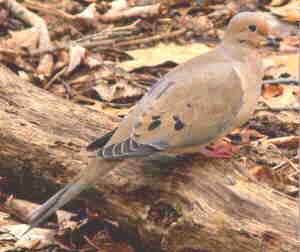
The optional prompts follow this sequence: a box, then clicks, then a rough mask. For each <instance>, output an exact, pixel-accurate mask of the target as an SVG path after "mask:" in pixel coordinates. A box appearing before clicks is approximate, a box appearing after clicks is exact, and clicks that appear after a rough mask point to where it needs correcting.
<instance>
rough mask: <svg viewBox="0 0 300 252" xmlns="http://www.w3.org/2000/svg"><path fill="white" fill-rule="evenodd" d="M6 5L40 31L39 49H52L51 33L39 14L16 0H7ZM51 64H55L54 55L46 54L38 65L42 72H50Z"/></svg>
mask: <svg viewBox="0 0 300 252" xmlns="http://www.w3.org/2000/svg"><path fill="white" fill-rule="evenodd" d="M5 3H6V6H7V8H8V9H9V10H11V11H12V13H14V14H15V15H16V16H17V17H19V18H20V19H22V20H23V21H24V22H26V23H27V24H30V25H32V26H33V27H35V29H36V31H37V32H38V33H39V50H50V49H52V43H51V39H50V35H49V31H48V28H47V25H46V23H45V21H44V19H42V18H41V17H39V16H38V15H37V14H35V13H33V12H31V11H29V10H28V9H26V8H25V7H24V6H22V5H21V4H19V3H18V2H16V1H14V0H6V1H5ZM51 66H53V57H52V55H50V54H49V55H44V56H43V58H41V60H40V64H39V66H38V68H37V69H38V71H39V70H40V72H41V73H44V74H46V75H47V74H49V73H51V72H52V69H51Z"/></svg>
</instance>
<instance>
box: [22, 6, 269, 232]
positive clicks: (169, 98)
mask: <svg viewBox="0 0 300 252" xmlns="http://www.w3.org/2000/svg"><path fill="white" fill-rule="evenodd" d="M270 34H271V29H270V24H269V23H268V20H267V18H266V17H265V16H264V15H263V14H262V13H259V12H241V13H238V14H237V15H235V16H234V17H233V18H232V19H231V20H230V21H229V23H228V25H227V27H226V31H225V35H224V37H223V40H222V42H221V43H220V44H219V45H218V46H217V47H216V48H215V49H214V50H212V51H209V52H207V53H205V54H200V55H199V56H196V57H194V58H192V59H190V60H188V61H187V62H185V63H183V64H180V65H178V66H177V67H175V68H174V69H173V70H171V71H170V72H169V73H167V74H166V75H165V76H164V77H162V78H161V79H160V80H159V81H158V82H157V83H156V84H155V85H154V86H153V87H152V88H151V89H150V90H149V92H148V93H147V94H145V95H144V97H143V98H142V99H141V100H140V101H139V102H138V103H137V104H136V105H135V107H134V109H133V110H132V111H131V112H130V113H129V114H128V115H127V117H125V118H124V119H123V121H122V122H121V123H120V124H119V126H118V127H117V128H115V129H114V130H112V131H111V132H109V133H107V134H106V135H104V136H103V137H101V138H99V139H97V140H96V141H94V142H92V143H91V144H90V145H89V146H88V147H87V150H89V151H93V152H94V153H95V157H93V158H92V159H91V161H90V163H89V164H88V166H87V168H86V169H84V170H83V171H82V172H81V173H79V175H77V177H75V178H74V179H73V181H71V182H70V183H69V184H67V185H66V186H65V187H63V188H62V189H61V190H60V191H58V192H57V193H56V194H55V195H54V196H52V197H51V198H50V199H49V200H47V201H46V202H45V203H44V204H42V205H41V206H40V207H38V208H37V209H35V210H33V211H32V212H31V213H29V214H28V215H27V216H26V220H27V222H28V224H29V225H30V229H31V228H33V227H36V226H38V225H39V224H40V223H42V222H43V221H44V220H45V219H46V218H47V217H49V216H50V215H51V214H53V213H54V212H55V211H56V210H58V209H59V208H61V207H63V206H64V205H65V204H66V203H68V202H69V201H70V200H72V199H74V198H75V197H76V196H77V195H78V194H79V193H80V192H82V191H83V190H85V189H87V188H88V187H90V186H91V185H93V184H94V183H95V182H96V181H97V180H98V179H99V178H102V177H104V176H105V175H106V174H107V173H108V172H110V171H111V170H113V169H114V167H115V165H116V164H117V163H118V162H120V160H122V159H125V158H134V157H135V158H136V157H148V156H150V155H154V154H157V153H179V154H180V153H192V152H199V151H200V152H201V150H202V151H203V150H204V149H205V146H207V145H209V144H210V143H212V142H213V141H215V140H216V139H218V138H221V137H222V136H224V135H226V134H227V133H229V132H230V131H232V130H234V129H235V128H237V127H239V126H241V125H242V124H243V123H245V122H246V121H247V120H248V119H249V118H250V116H251V114H252V113H253V111H254V108H255V105H256V103H257V101H258V98H259V96H260V94H261V86H262V78H263V74H264V68H263V63H262V59H261V56H260V54H259V52H258V49H259V48H261V47H263V46H267V45H270V44H274V38H272V36H271V35H270ZM203 153H206V154H207V155H210V154H212V156H213V153H209V151H208V150H207V149H206V150H204V151H203ZM215 156H217V157H218V153H215Z"/></svg>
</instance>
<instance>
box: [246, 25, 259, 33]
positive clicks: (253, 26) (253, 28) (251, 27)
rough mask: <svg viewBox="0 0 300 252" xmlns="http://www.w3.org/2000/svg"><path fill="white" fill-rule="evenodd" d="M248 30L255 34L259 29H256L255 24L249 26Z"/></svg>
mask: <svg viewBox="0 0 300 252" xmlns="http://www.w3.org/2000/svg"><path fill="white" fill-rule="evenodd" d="M248 28H249V30H250V31H252V32H255V31H256V29H257V27H256V25H255V24H251V25H249V26H248Z"/></svg>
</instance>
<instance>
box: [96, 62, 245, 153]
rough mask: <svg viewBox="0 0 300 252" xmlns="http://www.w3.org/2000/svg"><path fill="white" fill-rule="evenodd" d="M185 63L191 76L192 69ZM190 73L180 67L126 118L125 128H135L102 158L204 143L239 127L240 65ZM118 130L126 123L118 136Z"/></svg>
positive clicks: (221, 65)
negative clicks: (238, 66) (238, 68)
mask: <svg viewBox="0 0 300 252" xmlns="http://www.w3.org/2000/svg"><path fill="white" fill-rule="evenodd" d="M184 65H185V71H186V72H188V71H189V69H188V68H189V67H188V65H186V64H184ZM200 65H201V64H200ZM191 69H193V72H190V75H187V74H185V75H184V76H182V74H181V71H180V69H179V70H177V71H174V72H173V73H172V74H171V75H169V76H168V75H167V76H166V78H165V79H163V82H164V83H159V84H158V85H157V86H155V87H154V88H153V89H152V90H150V92H149V94H147V96H146V97H145V98H144V99H143V100H142V101H141V102H140V103H139V104H138V105H137V108H136V109H135V111H133V114H132V115H131V116H129V117H128V118H127V119H125V120H126V121H127V122H126V121H125V122H124V125H125V126H127V127H128V125H130V127H129V128H128V129H126V130H125V131H124V132H125V134H123V135H122V134H121V137H119V138H120V139H121V141H116V140H115V139H114V137H112V140H110V141H108V143H107V144H106V145H105V146H104V147H103V148H102V149H101V150H100V151H99V152H98V154H99V155H100V156H103V157H105V158H122V157H128V156H145V155H149V154H151V153H153V152H155V151H162V150H166V149H170V148H181V147H188V146H192V145H202V144H203V145H204V144H208V143H209V142H211V141H212V140H214V139H216V138H217V137H219V136H220V135H222V134H223V133H224V132H227V131H228V130H229V129H232V128H234V127H236V126H237V125H234V122H235V121H236V116H237V115H238V112H239V111H240V109H241V107H242V106H243V98H244V90H243V88H242V87H243V85H242V82H243V81H244V80H242V79H241V78H240V74H238V73H237V71H236V70H235V67H233V66H232V65H230V64H228V63H226V62H221V63H215V64H205V67H203V69H201V68H199V69H195V67H193V66H192V67H191ZM195 71H198V73H197V72H195ZM128 121H129V122H128ZM124 128H125V127H124ZM119 130H121V131H122V125H121V126H120V127H119V128H118V130H117V131H116V133H115V134H118V131H119ZM119 135H120V134H119Z"/></svg>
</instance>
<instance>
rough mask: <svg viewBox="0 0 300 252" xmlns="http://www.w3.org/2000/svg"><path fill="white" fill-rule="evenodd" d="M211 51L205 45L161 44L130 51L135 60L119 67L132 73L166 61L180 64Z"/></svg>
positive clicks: (123, 63)
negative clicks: (139, 68)
mask: <svg viewBox="0 0 300 252" xmlns="http://www.w3.org/2000/svg"><path fill="white" fill-rule="evenodd" d="M210 50H211V48H210V47H208V46H206V45H204V44H196V45H195V44H193V45H187V46H179V45H175V44H163V43H160V44H158V45H157V46H156V47H154V48H147V49H139V50H133V51H129V52H128V54H129V55H131V56H132V57H133V58H134V60H131V61H126V62H122V63H120V64H119V66H120V67H122V68H124V69H125V70H128V71H131V70H133V69H134V68H138V67H145V66H151V65H152V66H153V65H158V64H161V63H162V62H165V61H174V62H176V63H179V64H180V63H183V62H185V61H187V60H189V59H191V58H193V57H195V56H198V55H200V54H202V53H205V52H208V51H210Z"/></svg>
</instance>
